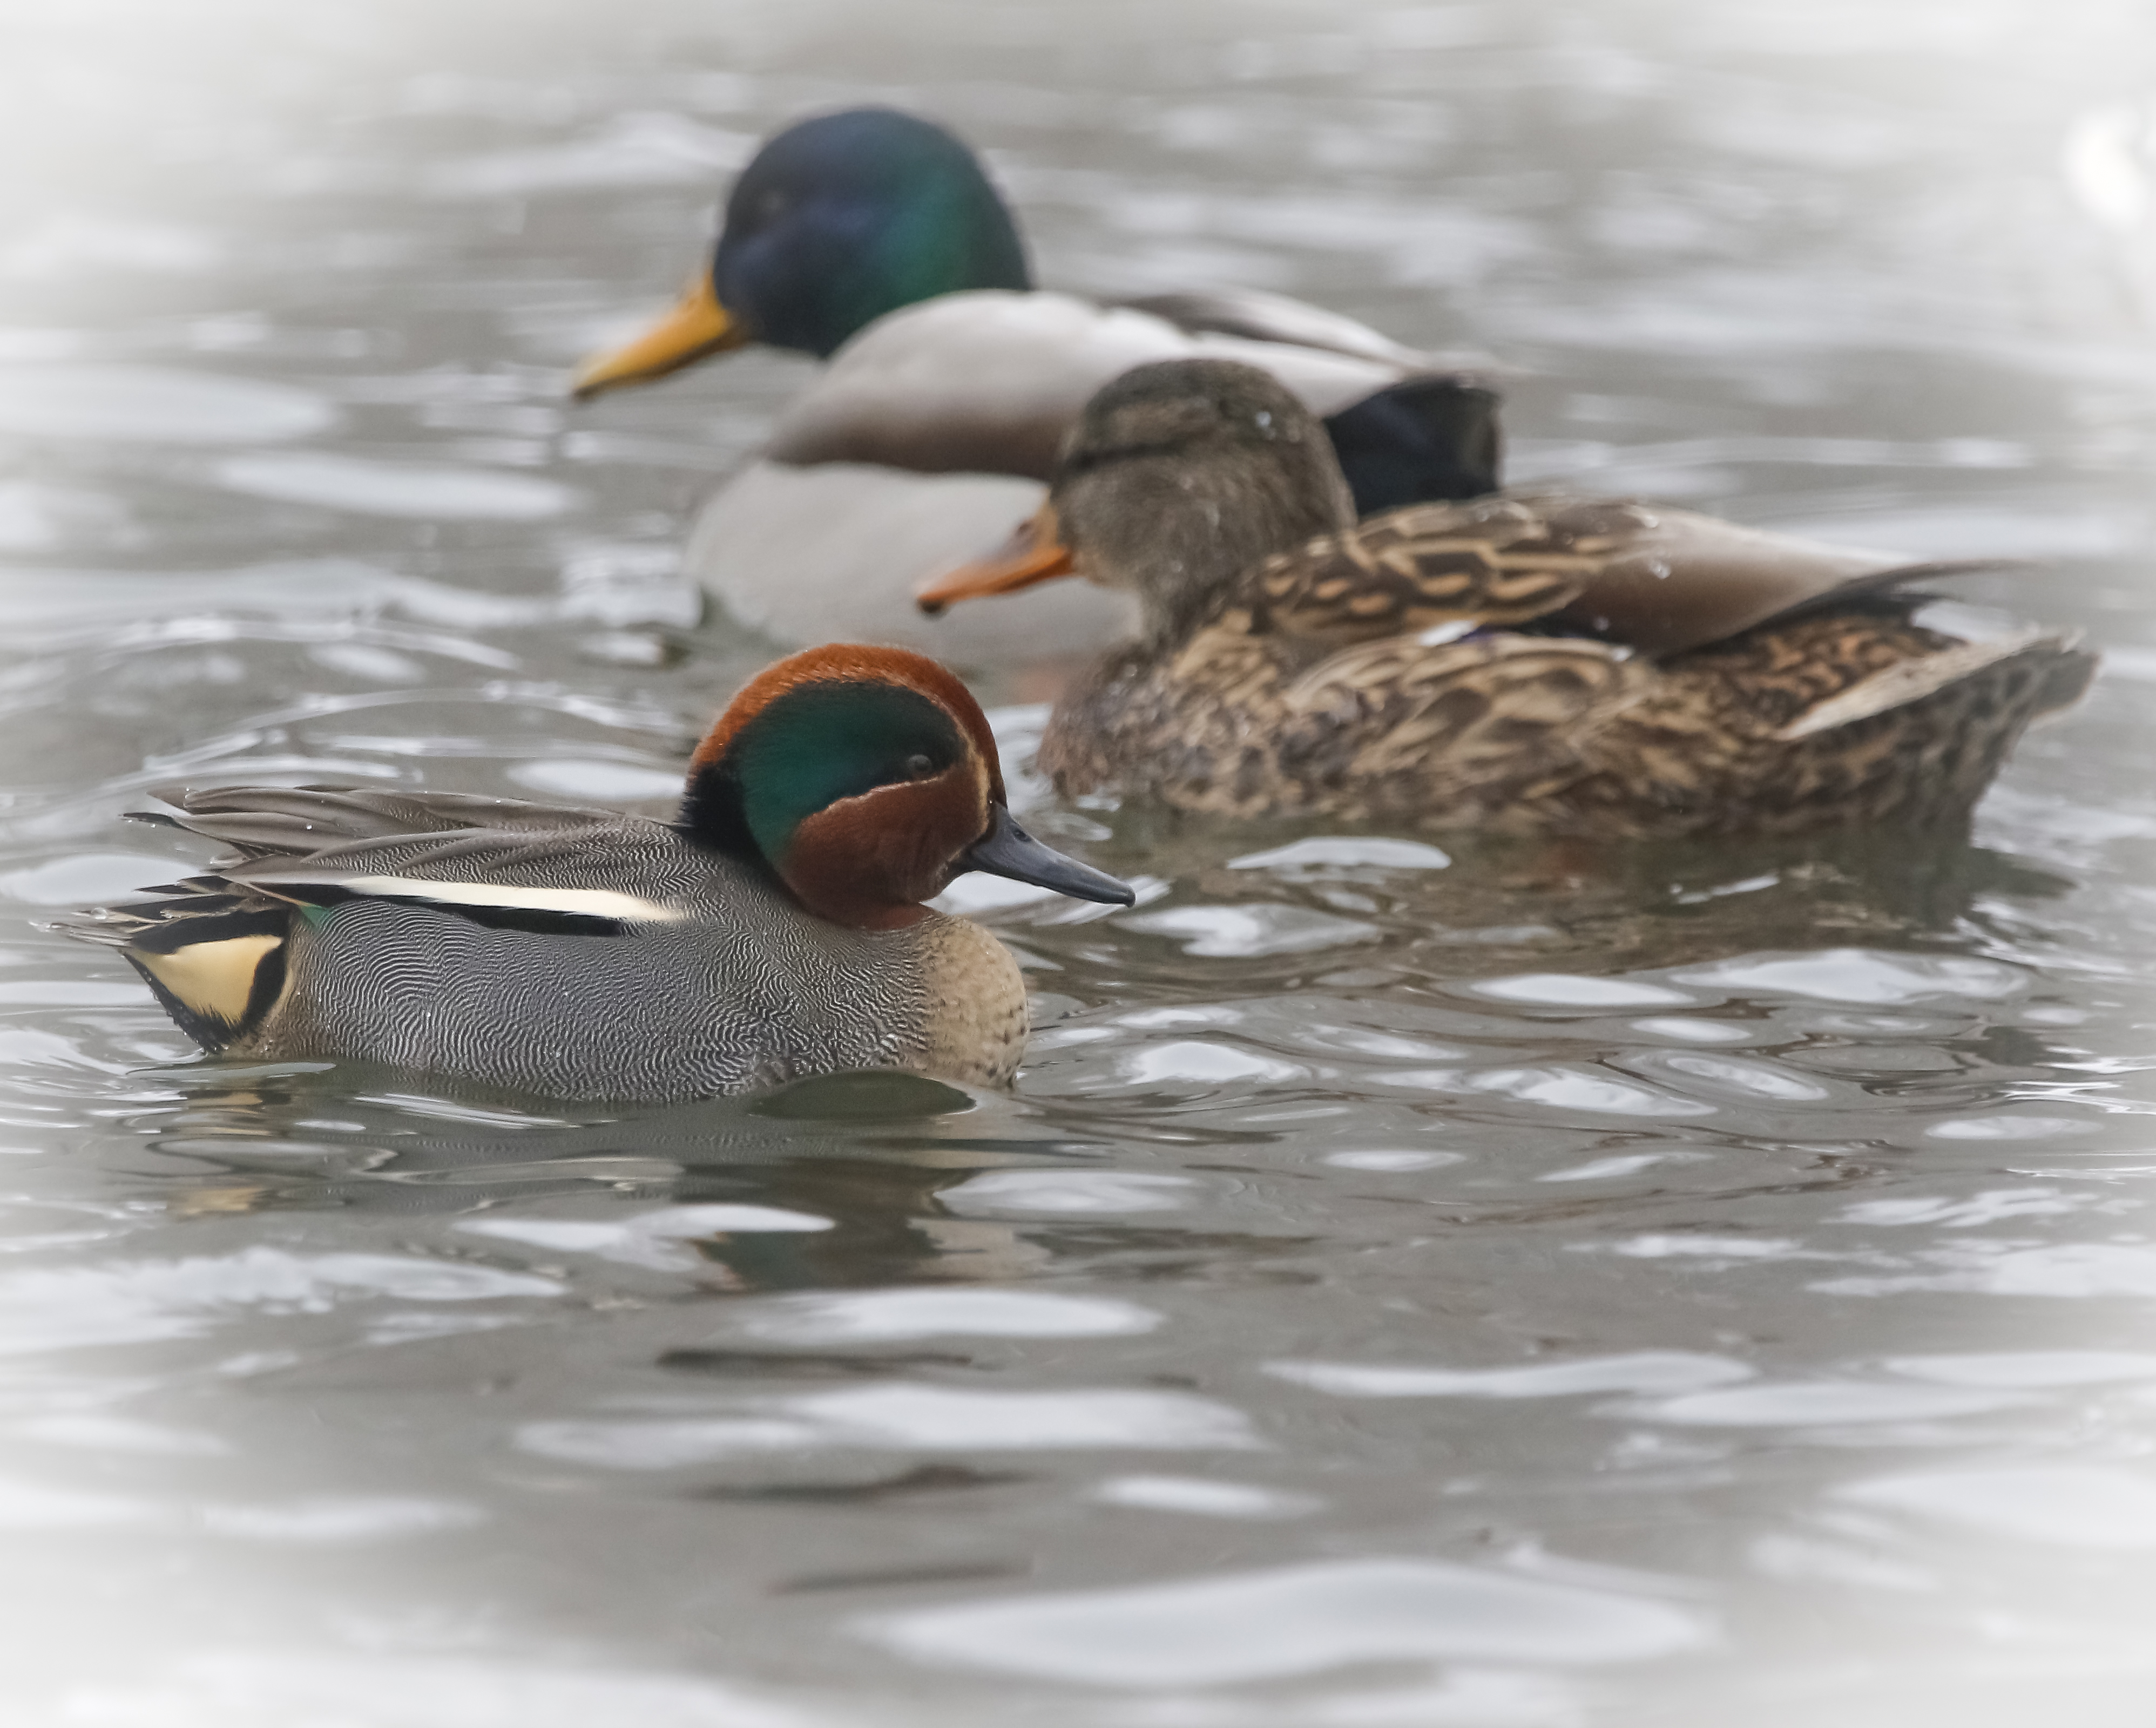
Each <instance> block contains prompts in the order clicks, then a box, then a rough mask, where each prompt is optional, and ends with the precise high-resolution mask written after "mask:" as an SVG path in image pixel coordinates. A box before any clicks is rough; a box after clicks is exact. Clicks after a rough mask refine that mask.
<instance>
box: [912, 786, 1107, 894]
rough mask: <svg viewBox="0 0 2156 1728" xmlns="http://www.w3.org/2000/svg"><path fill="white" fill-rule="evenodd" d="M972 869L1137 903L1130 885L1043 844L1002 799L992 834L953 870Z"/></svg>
mask: <svg viewBox="0 0 2156 1728" xmlns="http://www.w3.org/2000/svg"><path fill="white" fill-rule="evenodd" d="M968 870H981V871H984V872H986V873H987V874H988V875H991V876H1008V877H1009V878H1010V879H1011V880H1012V881H1014V882H1030V883H1032V884H1033V885H1034V886H1035V887H1036V888H1052V889H1054V890H1055V891H1056V892H1057V893H1058V894H1067V895H1070V897H1071V898H1072V899H1073V900H1099V901H1101V902H1102V903H1103V904H1104V905H1111V906H1130V905H1137V898H1138V897H1137V895H1136V894H1135V893H1133V892H1132V890H1131V887H1130V885H1129V884H1127V883H1124V882H1118V881H1117V880H1116V879H1115V878H1114V877H1113V876H1111V875H1109V874H1107V873H1106V871H1105V870H1096V869H1094V868H1093V867H1092V865H1091V864H1081V863H1079V862H1078V860H1077V859H1075V858H1065V856H1064V855H1063V854H1061V853H1060V852H1056V851H1054V850H1051V849H1050V848H1048V847H1046V846H1044V845H1042V844H1041V843H1040V842H1039V841H1038V840H1036V839H1034V837H1033V836H1032V835H1031V834H1029V833H1027V832H1026V831H1025V830H1024V828H1020V827H1019V825H1018V821H1017V818H1014V817H1013V816H1012V814H1011V813H1010V812H1009V811H1008V810H1006V809H1005V808H1004V807H1003V806H1002V805H1001V804H998V805H996V806H995V807H994V810H993V814H991V815H990V817H989V818H988V833H985V834H983V835H982V836H981V838H979V839H978V840H976V841H974V842H973V846H972V847H971V849H968V851H967V852H965V853H964V854H962V855H961V856H960V858H959V859H958V868H957V870H956V871H954V872H953V873H952V874H963V873H964V872H966V871H968Z"/></svg>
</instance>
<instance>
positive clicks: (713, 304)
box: [573, 108, 1033, 397]
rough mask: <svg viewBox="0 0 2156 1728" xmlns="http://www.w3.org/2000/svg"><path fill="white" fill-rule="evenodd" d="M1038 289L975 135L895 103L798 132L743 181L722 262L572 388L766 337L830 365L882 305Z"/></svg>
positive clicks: (645, 375) (724, 235) (651, 373)
mask: <svg viewBox="0 0 2156 1728" xmlns="http://www.w3.org/2000/svg"><path fill="white" fill-rule="evenodd" d="M1032 285H1033V284H1032V279H1031V277H1030V275H1029V274H1028V272H1027V269H1026V263H1025V250H1024V247H1023V246H1022V245H1021V244H1020V243H1019V236H1018V227H1017V224H1016V223H1014V222H1013V221H1012V220H1011V215H1010V212H1009V209H1008V208H1006V207H1005V205H1004V201H1003V199H1002V197H1000V196H999V195H998V193H997V192H996V189H995V187H993V185H992V184H991V183H990V182H989V180H988V175H987V173H986V172H984V171H983V168H982V167H981V164H980V161H979V159H978V157H977V156H974V154H973V151H972V150H971V149H969V148H968V146H966V144H965V143H964V141H962V140H961V139H959V138H957V137H956V136H953V135H952V134H951V133H949V132H947V131H944V129H943V128H942V127H941V126H936V125H933V124H932V123H931V122H929V121H927V120H921V119H919V118H917V117H916V116H915V115H910V114H901V113H900V112H899V111H898V110H896V109H891V108H850V109H847V110H844V111H843V112H840V113H838V114H825V115H818V116H817V117H815V118H814V119H812V120H803V121H801V122H799V123H798V125H795V126H788V128H787V129H786V130H785V131H783V132H780V133H779V134H778V135H777V136H775V137H773V138H772V139H770V140H769V141H767V142H766V143H765V145H764V146H763V147H762V149H761V150H759V151H757V153H756V156H755V157H754V158H753V159H752V161H751V162H750V163H749V165H748V166H747V167H746V168H744V169H743V170H742V174H741V177H740V179H738V180H737V181H736V182H734V187H733V191H732V192H731V193H730V194H729V195H728V197H727V198H726V224H725V227H724V228H723V229H722V230H721V233H720V235H719V241H718V246H717V248H716V250H715V251H714V253H713V254H712V256H711V268H710V269H709V270H708V271H706V272H705V273H704V274H701V275H700V276H698V278H697V279H696V280H695V281H694V282H692V283H691V284H690V286H689V290H688V292H687V293H686V294H685V295H684V296H683V297H682V299H681V300H680V303H679V304H678V305H676V306H675V308H674V310H672V311H671V312H670V313H669V314H668V315H666V316H665V318H664V319H662V320H660V322H659V323H658V324H657V325H656V326H653V327H652V328H651V329H649V330H648V331H644V334H642V335H641V336H638V337H636V338H635V339H634V341H630V342H629V343H628V344H626V345H625V346H622V347H620V348H618V349H615V350H613V351H609V352H608V353H605V354H601V355H598V356H594V357H593V358H592V359H590V360H588V361H586V362H585V363H584V365H583V367H582V368H581V370H579V372H577V378H576V382H575V384H574V386H573V389H574V391H575V393H576V394H577V396H579V397H588V396H596V395H598V394H599V393H600V392H602V391H606V390H612V389H615V388H618V387H620V386H623V385H626V384H637V383H643V382H648V381H649V380H650V379H653V378H658V377H665V375H666V374H667V373H669V372H676V371H679V370H680V368H681V367H685V366H687V365H689V364H690V363H691V362H693V361H696V360H699V359H701V358H702V357H703V356H706V355H707V354H714V353H717V352H720V351H722V350H724V349H727V348H735V347H739V346H742V345H743V344H744V343H749V342H762V343H766V344H768V345H769V346H773V347H776V348H791V349H795V350H798V351H800V352H802V353H804V354H814V355H815V356H818V357H819V359H820V358H823V357H825V356H829V354H830V353H831V352H832V351H834V349H836V348H837V347H838V346H839V345H840V344H841V343H843V342H844V341H845V340H846V339H847V338H848V337H849V336H852V335H853V334H854V333H855V331H858V330H860V329H862V328H863V327H864V326H867V325H869V324H871V323H873V322H875V320H877V319H879V318H880V317H882V316H883V315H884V314H885V313H886V312H895V311H896V310H898V309H899V308H900V307H901V306H910V305H915V304H916V302H918V301H921V300H932V299H933V298H935V297H936V296H937V295H940V294H953V293H957V292H958V291H959V290H963V289H972V288H1008V289H1019V290H1023V289H1027V288H1030V287H1031V286H1032Z"/></svg>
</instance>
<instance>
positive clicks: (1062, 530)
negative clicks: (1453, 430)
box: [921, 361, 2095, 838]
mask: <svg viewBox="0 0 2156 1728" xmlns="http://www.w3.org/2000/svg"><path fill="white" fill-rule="evenodd" d="M1971 567H1972V566H1968V565H1948V564H1938V563H1933V564H1912V563H1910V562H1909V561H1907V560H1906V559H1901V558H1897V557H1894V556H1883V555H1877V554H1871V553H1866V552H1857V551H1844V550H1841V549H1839V548H1835V547H1831V546H1819V545H1815V544H1812V543H1810V542H1808V541H1798V540H1793V539H1789V538H1786V537H1784V536H1779V535H1773V534H1763V533H1758V532H1756V531H1752V530H1749V529H1745V528H1739V527H1736V526H1732V525H1731V524H1729V523H1727V522H1719V521H1716V520H1713V519H1712V518H1711V517H1707V516H1702V515H1694V514H1693V513H1692V512H1691V511H1689V510H1666V509H1663V508H1661V507H1659V506H1655V505H1644V504H1640V503H1637V502H1634V501H1631V500H1577V499H1564V498H1558V497H1540V496H1506V497H1496V498H1490V499H1483V500H1475V501H1472V502H1468V503H1463V504H1451V505H1419V506H1415V507H1412V508H1409V509H1407V510H1398V511H1394V512H1393V513H1391V514H1389V515H1383V516H1379V517H1378V518H1376V519H1374V520H1370V521H1367V522H1363V523H1362V524H1360V525H1358V524H1357V523H1356V521H1355V519H1354V514H1353V508H1352V505H1351V504H1350V502H1349V499H1348V495H1347V485H1346V483H1345V482H1344V481H1343V479H1342V477H1341V474H1340V469H1339V464H1337V463H1336V462H1335V461H1334V460H1333V458H1332V450H1331V449H1330V448H1329V447H1328V446H1327V443H1326V440H1325V438H1323V437H1322V435H1321V433H1320V430H1319V428H1318V427H1317V424H1316V423H1315V422H1314V421H1313V420H1312V418H1311V417H1310V416H1309V414H1308V413H1306V411H1305V410H1304V408H1303V407H1302V404H1301V403H1300V402H1298V401H1297V400H1296V397H1294V396H1293V395H1292V394H1291V392H1287V391H1286V390H1283V389H1282V388H1281V387H1280V386H1279V385H1278V384H1277V383H1276V382H1275V381H1274V380H1273V379H1271V378H1270V377H1267V376H1266V375H1265V374H1264V373H1263V372H1258V371H1255V370H1254V369H1253V368H1251V367H1244V366H1237V365H1233V364H1226V363H1222V362H1219V361H1170V362H1167V363H1164V364H1161V365H1154V366H1146V367H1139V368H1137V370H1135V371H1133V372H1130V373H1128V374H1127V375H1126V376H1125V377H1122V378H1120V379H1118V380H1117V381H1116V382H1114V383H1112V384H1111V385H1110V386H1109V387H1107V388H1106V389H1104V390H1103V391H1101V393H1100V394H1099V395H1098V396H1096V397H1094V398H1093V400H1092V402H1091V403H1090V404H1089V405H1088V406H1087V408H1086V411H1085V413H1084V414H1083V416H1082V417H1081V419H1080V421H1079V423H1078V425H1077V427H1076V428H1075V431H1074V432H1073V433H1072V434H1071V438H1070V444H1068V445H1067V446H1066V448H1065V452H1064V455H1063V459H1062V463H1061V465H1060V468H1059V469H1058V470H1057V473H1056V476H1055V483H1054V485H1053V486H1052V487H1051V489H1050V494H1049V498H1048V502H1047V504H1046V505H1045V506H1044V507H1043V509H1042V510H1041V512H1040V513H1039V515H1038V516H1037V517H1036V518H1035V520H1034V529H1033V544H1032V546H1031V548H1030V550H1029V551H1025V552H1024V553H1022V554H1019V555H1015V556H1011V557H1009V558H1006V559H1002V560H998V561H989V562H987V563H983V564H978V565H975V566H973V567H968V568H966V569H962V570H961V571H959V572H956V573H954V574H953V575H952V576H951V577H948V578H947V579H946V580H945V581H942V582H938V583H937V584H935V585H933V586H932V587H931V588H929V589H928V590H927V591H925V592H923V594H922V595H921V603H922V604H923V605H924V606H927V607H940V606H942V605H947V604H949V603H950V602H952V601H954V600H957V599H962V598H965V597H968V596H971V595H974V594H981V593H988V592H1004V591H1008V590H1010V589H1013V588H1016V587H1024V586H1027V585H1029V584H1030V583H1032V582H1037V581H1040V580H1043V579H1045V578H1046V577H1050V576H1053V575H1058V574H1062V573H1065V572H1068V571H1070V570H1072V569H1073V568H1075V569H1076V570H1077V571H1079V572H1082V573H1084V574H1085V575H1087V576H1089V577H1091V578H1092V579H1093V580H1094V581H1095V582H1100V583H1103V584H1105V585H1106V586H1109V587H1115V588H1119V589H1121V590H1122V591H1124V592H1129V593H1132V594H1134V595H1136V597H1137V601H1138V604H1139V607H1140V608H1141V611H1142V615H1143V621H1142V633H1141V636H1140V638H1139V639H1138V640H1137V642H1136V643H1135V644H1132V645H1131V646H1129V647H1127V648H1125V649H1120V650H1117V651H1115V652H1113V653H1111V654H1109V655H1108V656H1107V657H1106V658H1105V659H1102V660H1101V661H1100V662H1099V663H1098V664H1096V665H1095V666H1094V667H1093V668H1092V669H1091V671H1089V672H1088V673H1086V674H1083V675H1082V676H1081V678H1080V679H1078V680H1077V681H1076V682H1075V684H1074V685H1072V686H1071V687H1070V689H1069V690H1067V691H1066V692H1065V695H1064V697H1063V700H1061V702H1060V704H1059V705H1058V706H1057V708H1056V710H1055V714H1054V715H1053V717H1052V718H1051V719H1050V723H1049V726H1048V731H1047V733H1046V736H1045V739H1044V741H1043V742H1042V745H1041V750H1040V756H1039V761H1040V765H1041V767H1043V768H1045V770H1046V771H1047V772H1049V773H1050V775H1051V776H1052V777H1054V780H1055V785H1056V787H1057V788H1058V790H1059V791H1060V792H1063V793H1065V795H1066V796H1075V795H1078V794H1083V793H1088V792H1103V791H1116V792H1122V793H1126V794H1129V795H1132V796H1136V797H1145V798H1151V799H1155V800H1158V801H1160V802H1164V803H1167V804H1169V805H1172V806H1174V807H1176V808H1181V809H1184V810H1189V811H1203V812H1209V813H1216V814H1220V815H1225V816H1231V817H1260V816H1265V817H1276V816H1311V817H1320V816H1322V817H1325V818H1347V819H1369V820H1385V821H1409V822H1413V823H1418V824H1420V825H1424V826H1429V827H1434V828H1448V827H1451V828H1485V829H1491V830H1497V831H1512V832H1526V833H1553V834H1571V835H1579V836H1587V837H1610V838H1617V837H1630V836H1676V835H1698V834H1726V833H1738V832H1740V831H1750V832H1757V833H1797V832H1800V831H1803V830H1805V829H1811V828H1825V827H1830V826H1835V825H1838V824H1843V823H1873V822H1881V821H1885V820H1886V819H1888V818H1904V819H1909V820H1913V821H1933V820H1939V819H1944V818H1951V817H1953V816H1956V815H1958V814H1959V813H1963V812H1965V811H1966V810H1967V809H1968V808H1969V807H1970V805H1971V804H1973V803H1974V801H1975V800H1976V798H1977V797H1979V795H1980V794H1981V793H1982V792H1983V791H1984V787H1985V786H1986V785H1987V784H1989V782H1990V780H1991V777H1992V776H1993V775H1994V773H1995V772H1997V771H1998V768H1999V763H2000V762H2001V761H2003V760H2004V758H2005V755H2006V753H2007V751H2009V750H2010V749H2011V748H2012V747H2013V746H2014V743H2015V740H2016V739H2018V738H2019V737H2020V735H2021V732H2022V731H2023V730H2024V728H2025V727H2026V726H2028V725H2029V723H2030V721H2031V720H2034V719H2035V718H2036V717H2037V716H2038V715H2042V714H2045V713H2048V712H2050V711H2051V710H2055V709H2058V708H2061V707H2063V706H2065V705H2067V704H2069V703H2071V702H2072V701H2074V700H2076V698H2078V697H2079V696H2080V695H2081V694H2082V690H2084V689H2085V688H2086V687H2087V684H2088V680H2089V678H2090V675H2091V673H2092V670H2093V669H2094V665H2095V657H2094V656H2093V655H2092V654H2087V653H2084V652H2083V651H2082V650H2081V649H2077V648H2076V647H2075V646H2073V644H2072V643H2071V640H2070V639H2069V638H2066V637H2064V636H2062V635H2061V634H2059V633H2056V632H2047V631H2044V630H2041V629H2037V628H2019V627H2017V628H2012V629H2010V630H2009V631H2008V632H2006V633H2005V634H2003V635H1999V636H1995V637H1994V638H1992V639H1985V640H1970V639H1963V638H1958V637H1956V636H1954V635H1952V634H1949V633H1946V632H1945V631H1944V630H1943V629H1941V628H1931V627H1929V626H1928V623H1926V622H1925V621H1923V620H1922V619H1921V618H1918V617H1916V616H1912V614H1915V613H1917V611H1918V609H1919V607H1920V605H1921V604H1922V602H1924V601H1925V600H1926V599H1928V597H1923V596H1917V595H1912V594H1910V593H1907V592H1903V587H1904V585H1905V584H1907V583H1908V582H1912V581H1915V580H1917V578H1920V577H1939V576H1945V575H1949V574H1952V573H1954V572H1958V571H1960V570H1964V569H1968V568H1971Z"/></svg>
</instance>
